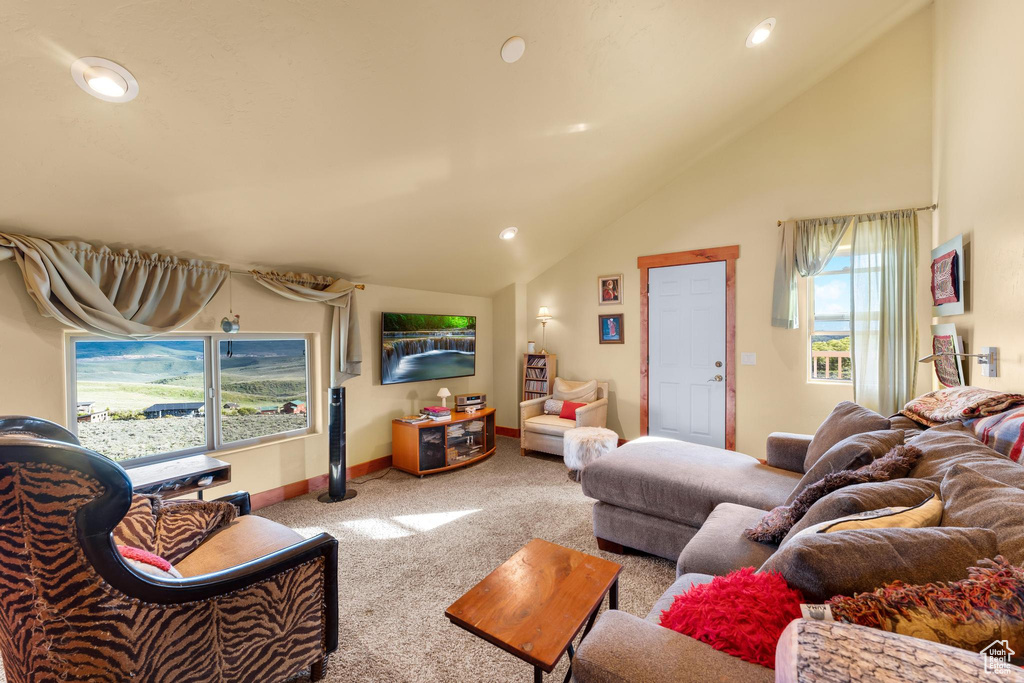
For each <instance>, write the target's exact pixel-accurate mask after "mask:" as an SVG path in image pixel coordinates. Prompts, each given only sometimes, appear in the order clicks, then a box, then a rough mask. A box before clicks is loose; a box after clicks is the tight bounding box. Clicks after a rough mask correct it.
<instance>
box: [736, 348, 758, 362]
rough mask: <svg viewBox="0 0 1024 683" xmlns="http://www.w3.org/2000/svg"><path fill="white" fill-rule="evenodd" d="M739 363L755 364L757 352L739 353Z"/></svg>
mask: <svg viewBox="0 0 1024 683" xmlns="http://www.w3.org/2000/svg"><path fill="white" fill-rule="evenodd" d="M740 364H741V365H757V354H756V353H750V352H747V351H745V352H743V353H741V354H740Z"/></svg>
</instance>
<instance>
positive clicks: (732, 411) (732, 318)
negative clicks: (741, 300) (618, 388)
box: [636, 244, 740, 451]
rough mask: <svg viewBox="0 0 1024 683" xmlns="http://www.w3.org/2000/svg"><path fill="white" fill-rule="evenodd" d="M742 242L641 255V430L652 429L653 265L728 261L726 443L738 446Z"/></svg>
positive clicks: (638, 266) (726, 269)
mask: <svg viewBox="0 0 1024 683" xmlns="http://www.w3.org/2000/svg"><path fill="white" fill-rule="evenodd" d="M739 257H740V246H739V245H738V244H733V245H731V246H728V247H715V248H713V249H694V250H692V251H676V252H673V253H671V254H656V255H654V256H640V257H638V258H637V260H636V267H637V268H639V269H640V433H641V434H642V435H644V436H646V435H647V433H648V422H649V417H650V414H649V405H648V402H649V394H650V339H649V336H648V335H649V330H650V312H649V310H648V296H649V294H650V279H649V278H650V270H651V268H667V267H670V266H689V265H692V264H694V263H714V262H716V261H725V447H726V448H727V449H729V450H730V451H732V450H736V259H738V258H739Z"/></svg>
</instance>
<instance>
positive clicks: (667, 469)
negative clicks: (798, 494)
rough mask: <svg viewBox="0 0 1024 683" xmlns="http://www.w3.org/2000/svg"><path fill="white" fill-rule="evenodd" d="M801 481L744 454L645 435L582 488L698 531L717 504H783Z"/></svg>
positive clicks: (592, 469)
mask: <svg viewBox="0 0 1024 683" xmlns="http://www.w3.org/2000/svg"><path fill="white" fill-rule="evenodd" d="M799 480H800V475H799V474H797V473H795V472H788V471H786V470H780V469H776V468H774V467H769V466H767V465H765V464H763V463H762V462H761V461H759V460H757V459H756V458H752V457H750V456H749V455H743V454H742V453H735V452H733V451H726V450H722V449H721V448H713V447H711V446H701V445H699V444H693V443H687V442H685V441H674V440H671V439H659V438H655V437H641V438H639V439H635V440H633V441H630V442H629V443H626V444H624V445H622V446H620V447H619V448H617V449H616V450H614V451H612V452H611V453H609V454H608V455H606V456H604V457H603V458H601V459H600V460H598V461H596V462H593V463H591V464H589V465H587V469H586V470H585V471H584V475H583V477H582V484H583V493H584V494H586V495H588V496H590V497H591V498H596V499H598V500H600V501H604V502H606V503H611V504H612V505H616V506H618V507H623V508H627V509H631V510H637V511H639V512H644V513H646V514H649V515H653V516H655V517H663V518H665V519H670V520H673V521H676V522H681V523H683V524H688V525H690V526H693V527H699V526H700V525H701V524H703V523H704V520H705V519H707V517H708V515H710V514H711V511H712V510H714V509H715V506H716V505H718V504H719V503H738V504H740V505H747V506H750V507H755V508H760V509H762V510H769V509H771V508H773V507H775V506H776V505H781V504H782V503H783V502H784V501H785V500H786V497H787V496H788V495H789V494H790V492H791V491H792V490H793V487H794V486H796V483H797V482H798V481H799ZM627 545H628V544H627Z"/></svg>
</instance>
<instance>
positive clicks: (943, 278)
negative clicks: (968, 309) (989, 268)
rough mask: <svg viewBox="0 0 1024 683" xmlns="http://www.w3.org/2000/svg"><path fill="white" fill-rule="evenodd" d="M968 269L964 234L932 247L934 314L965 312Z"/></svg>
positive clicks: (959, 313) (958, 313)
mask: <svg viewBox="0 0 1024 683" xmlns="http://www.w3.org/2000/svg"><path fill="white" fill-rule="evenodd" d="M966 271H967V260H966V259H965V258H964V236H963V235H962V234H961V235H957V236H956V237H954V238H953V239H951V240H949V241H948V242H946V243H944V244H941V245H939V246H938V247H936V248H934V249H932V266H931V293H932V315H934V316H943V315H961V314H962V313H963V312H964V310H965V307H964V299H965V297H964V281H965V280H966V279H967V276H966Z"/></svg>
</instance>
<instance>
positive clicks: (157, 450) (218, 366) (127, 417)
mask: <svg viewBox="0 0 1024 683" xmlns="http://www.w3.org/2000/svg"><path fill="white" fill-rule="evenodd" d="M68 349H69V353H68V361H69V362H68V367H69V369H70V372H69V376H68V384H69V386H68V396H69V398H70V403H71V405H69V413H70V421H71V424H72V425H73V429H75V430H76V432H77V434H78V438H79V440H81V442H82V445H83V446H85V447H86V448H89V449H91V450H94V451H96V452H98V453H102V454H103V455H106V456H108V457H110V458H113V459H114V460H122V461H124V460H135V459H138V458H146V459H157V458H164V457H174V456H177V455H187V454H190V453H199V452H206V451H214V450H217V449H220V448H227V447H231V448H234V447H238V446H240V445H246V444H250V443H259V442H261V441H266V440H269V439H274V438H280V437H283V436H292V435H297V434H302V433H305V432H309V431H310V428H311V424H312V422H311V419H310V415H311V410H310V391H309V353H308V341H307V340H306V339H305V338H304V337H290V338H285V337H273V338H271V337H257V336H234V335H232V336H231V337H227V336H224V335H212V336H205V337H173V338H171V337H168V338H161V339H159V340H153V341H132V342H121V341H109V340H106V339H100V338H96V337H72V338H71V342H70V344H69V345H68Z"/></svg>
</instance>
